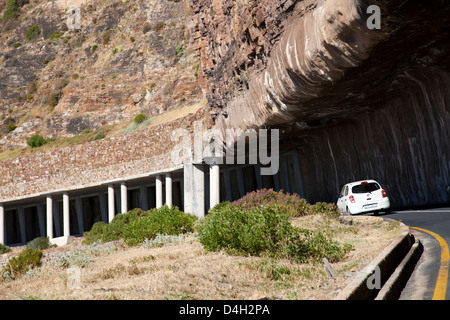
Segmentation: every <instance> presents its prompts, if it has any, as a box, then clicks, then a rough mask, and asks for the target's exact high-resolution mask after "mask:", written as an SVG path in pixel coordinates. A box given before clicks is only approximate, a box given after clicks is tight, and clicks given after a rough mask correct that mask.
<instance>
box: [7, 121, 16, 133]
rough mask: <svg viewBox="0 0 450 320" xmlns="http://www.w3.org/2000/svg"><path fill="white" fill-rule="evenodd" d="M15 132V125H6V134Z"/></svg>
mask: <svg viewBox="0 0 450 320" xmlns="http://www.w3.org/2000/svg"><path fill="white" fill-rule="evenodd" d="M14 130H16V125H15V124H14V123H11V124H9V125H8V132H11V131H14Z"/></svg>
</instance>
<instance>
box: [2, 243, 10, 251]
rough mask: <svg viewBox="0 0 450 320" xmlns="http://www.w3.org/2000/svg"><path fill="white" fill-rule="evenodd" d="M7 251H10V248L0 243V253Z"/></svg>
mask: <svg viewBox="0 0 450 320" xmlns="http://www.w3.org/2000/svg"><path fill="white" fill-rule="evenodd" d="M7 252H11V248H10V247H8V246H5V245H4V244H3V243H0V254H4V253H7Z"/></svg>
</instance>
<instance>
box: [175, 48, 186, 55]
mask: <svg viewBox="0 0 450 320" xmlns="http://www.w3.org/2000/svg"><path fill="white" fill-rule="evenodd" d="M175 51H176V52H177V55H178V56H179V57H182V56H183V55H184V52H183V46H182V45H179V46H177V47H176V48H175Z"/></svg>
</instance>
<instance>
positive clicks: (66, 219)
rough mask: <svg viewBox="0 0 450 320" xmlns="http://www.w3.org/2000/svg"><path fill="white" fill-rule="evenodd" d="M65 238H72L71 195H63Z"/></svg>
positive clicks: (66, 193) (65, 193)
mask: <svg viewBox="0 0 450 320" xmlns="http://www.w3.org/2000/svg"><path fill="white" fill-rule="evenodd" d="M63 236H64V238H68V237H69V236H70V205H69V193H68V192H64V193H63Z"/></svg>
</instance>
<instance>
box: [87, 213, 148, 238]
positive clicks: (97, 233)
mask: <svg viewBox="0 0 450 320" xmlns="http://www.w3.org/2000/svg"><path fill="white" fill-rule="evenodd" d="M144 214H145V212H144V211H143V210H141V209H133V210H130V211H128V212H127V213H123V214H118V215H116V216H115V217H114V219H112V221H111V222H110V223H109V224H106V223H105V222H103V221H100V222H96V223H94V225H93V226H92V228H91V230H90V231H86V232H84V234H83V235H84V238H85V239H84V243H87V244H91V243H94V242H96V241H100V242H109V241H114V240H118V239H121V238H123V232H124V230H125V228H126V227H127V226H128V225H129V224H130V223H131V222H132V221H134V220H135V219H137V218H139V217H140V216H142V215H144Z"/></svg>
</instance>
